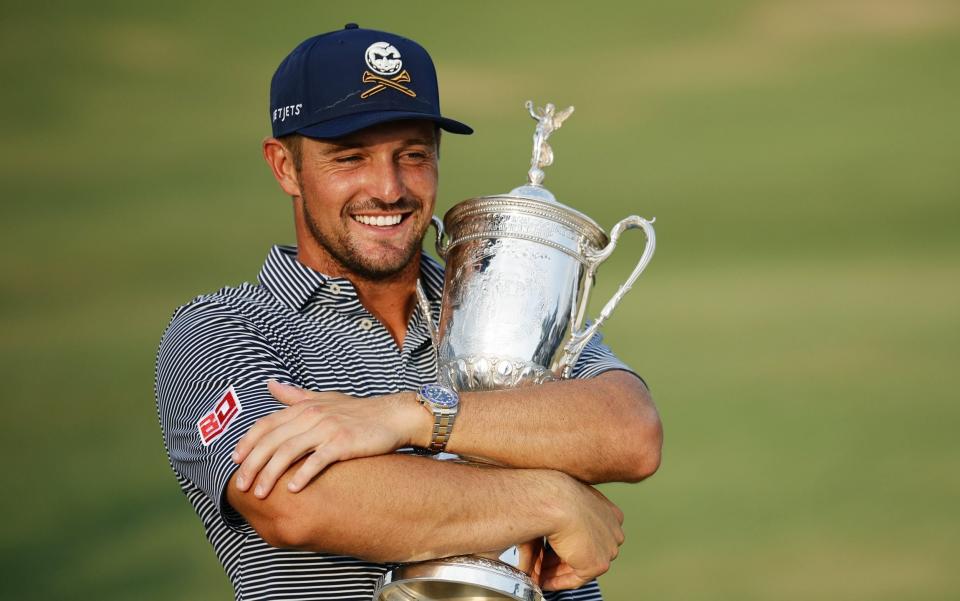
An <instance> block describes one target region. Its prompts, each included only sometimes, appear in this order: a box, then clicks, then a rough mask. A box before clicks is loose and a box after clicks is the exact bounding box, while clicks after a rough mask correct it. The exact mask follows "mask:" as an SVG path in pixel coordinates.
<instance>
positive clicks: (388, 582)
mask: <svg viewBox="0 0 960 601" xmlns="http://www.w3.org/2000/svg"><path fill="white" fill-rule="evenodd" d="M373 599H374V601H543V594H542V593H541V592H540V587H538V586H537V585H536V584H535V583H534V582H533V580H531V579H530V577H529V576H527V575H526V574H524V573H523V572H521V571H520V570H517V569H515V568H513V567H511V566H509V565H507V564H505V563H503V562H500V561H496V560H493V559H487V558H485V557H479V556H476V555H461V556H459V557H446V558H443V559H434V560H431V561H422V562H419V563H411V564H406V565H401V566H399V567H397V568H395V569H393V570H391V571H389V572H387V573H386V574H384V575H383V576H381V577H380V580H379V581H378V582H377V588H376V591H375V592H374V594H373Z"/></svg>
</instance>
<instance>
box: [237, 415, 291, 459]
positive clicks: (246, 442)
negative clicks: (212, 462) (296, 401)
mask: <svg viewBox="0 0 960 601" xmlns="http://www.w3.org/2000/svg"><path fill="white" fill-rule="evenodd" d="M303 409H304V407H288V408H286V409H281V410H280V411H277V412H276V413H271V414H270V415H267V416H266V417H262V418H260V419H259V420H257V422H256V423H255V424H254V425H253V426H252V427H251V428H250V429H249V430H248V431H247V433H246V434H244V435H243V437H242V438H241V439H240V441H239V442H237V448H236V449H234V450H233V455H231V459H233V462H234V463H243V461H244V460H246V458H247V454H248V453H249V452H250V451H251V450H252V449H253V448H254V447H256V446H257V444H258V443H259V442H260V440H261V439H262V438H263V437H264V436H266V435H267V434H269V433H271V432H273V431H274V430H276V429H277V428H278V427H280V426H282V425H284V424H286V423H288V422H290V421H291V420H293V419H294V418H295V417H297V416H298V415H300V413H302V412H303Z"/></svg>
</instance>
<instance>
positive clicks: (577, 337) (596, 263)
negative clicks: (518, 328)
mask: <svg viewBox="0 0 960 601" xmlns="http://www.w3.org/2000/svg"><path fill="white" fill-rule="evenodd" d="M654 221H656V217H654V218H653V219H651V220H649V221H647V220H646V219H644V218H642V217H638V216H636V215H630V216H629V217H626V218H624V219H622V220H620V221H619V222H618V223H617V224H616V225H615V226H613V229H611V230H610V242H609V244H607V245H606V246H605V247H604V248H602V249H601V250H599V251H597V252H595V253H590V254H588V255H587V257H586V259H587V261H588V263H589V267H588V268H587V281H588V282H589V281H592V280H593V276H594V274H595V273H596V272H597V269H598V268H599V267H600V264H601V263H603V262H604V261H606V260H607V259H608V258H610V255H612V254H613V250H614V249H615V248H616V246H617V241H618V240H619V239H620V234H622V233H623V232H624V231H626V230H632V229H636V228H640V229H643V232H644V234H646V236H647V244H646V246H644V248H643V254H641V255H640V260H639V261H638V262H637V266H636V267H634V268H633V271H632V272H631V273H630V277H628V278H627V281H625V282H624V283H623V284H621V285H620V288H619V289H617V292H616V293H615V294H614V295H613V297H612V298H611V299H610V300H609V301H607V304H606V305H604V307H603V310H602V311H600V315H599V317H597V318H596V319H595V320H594V321H593V323H592V324H590V326H589V327H586V328H583V329H581V330H579V331H576V332H574V333H573V335H572V336H571V337H570V342H568V343H567V345H566V346H565V347H564V349H563V356H562V357H561V359H560V363H559V365H558V367H559V370H558V371H559V374H560V377H561V378H569V377H570V373H571V372H572V371H573V365H574V364H575V363H576V362H577V359H578V358H579V357H580V353H582V352H583V349H584V348H586V346H587V343H588V342H590V339H591V338H593V335H594V334H596V333H597V330H598V329H600V326H601V325H603V322H605V321H606V320H607V318H609V317H610V315H611V314H612V313H613V310H614V309H615V308H616V307H617V305H618V304H619V303H620V301H621V300H622V299H623V297H624V295H626V293H627V292H628V291H629V290H630V288H631V287H633V283H634V282H636V281H637V278H638V277H640V274H641V273H643V270H644V269H646V268H647V264H648V263H650V259H652V258H653V251H654V249H655V248H656V246H657V237H656V234H655V233H654V231H653V222H654ZM588 285H589V284H588ZM588 297H589V294H584V295H583V299H582V300H581V304H580V309H579V310H578V311H577V320H576V323H575V324H574V327H577V328H579V327H580V325H581V324H582V323H583V315H584V313H585V312H586V309H587V301H588V300H589V298H588Z"/></svg>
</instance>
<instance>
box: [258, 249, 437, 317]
mask: <svg viewBox="0 0 960 601" xmlns="http://www.w3.org/2000/svg"><path fill="white" fill-rule="evenodd" d="M259 280H260V284H261V285H262V286H263V287H264V288H266V289H267V290H268V291H269V292H270V293H271V294H273V295H274V296H275V297H277V299H279V300H280V302H282V303H283V304H285V305H287V306H288V307H290V308H291V309H293V310H294V311H298V312H299V311H301V310H302V309H303V307H304V306H305V305H306V304H307V301H309V300H310V299H311V298H312V297H313V296H314V295H315V294H317V293H318V291H319V292H322V291H324V290H325V289H327V288H330V287H332V286H333V285H335V284H338V285H339V287H340V290H338V292H339V296H340V297H341V298H343V297H344V296H347V297H350V298H351V299H353V300H355V299H356V291H355V290H354V289H353V284H351V283H350V281H349V280H346V279H344V278H333V277H331V276H328V275H326V274H323V273H320V272H319V271H316V270H314V269H311V268H309V267H307V266H306V265H304V264H303V263H301V262H300V261H298V260H297V249H296V247H294V246H280V245H275V246H273V247H272V248H271V249H270V252H269V253H268V254H267V260H266V261H264V263H263V267H262V268H261V269H260V276H259ZM420 282H421V283H422V284H423V291H424V293H425V294H426V295H427V299H429V300H430V303H431V305H439V303H440V300H441V298H442V297H443V267H442V266H441V265H440V264H439V263H438V262H437V261H436V260H435V259H434V258H433V257H431V256H429V255H427V254H426V253H423V254H422V255H421V259H420ZM328 284H329V286H328Z"/></svg>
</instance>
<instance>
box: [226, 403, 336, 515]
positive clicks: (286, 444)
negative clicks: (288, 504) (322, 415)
mask: <svg viewBox="0 0 960 601" xmlns="http://www.w3.org/2000/svg"><path fill="white" fill-rule="evenodd" d="M258 425H259V424H258ZM313 425H314V424H312V423H310V422H309V421H307V420H293V419H291V420H288V421H287V422H285V423H283V424H281V425H279V426H277V427H275V428H273V429H272V430H270V431H269V432H267V433H265V434H263V435H261V436H260V437H259V438H257V439H256V440H253V441H252V442H251V443H250V444H252V445H254V446H252V448H250V450H249V451H248V452H247V454H246V456H245V457H244V458H243V459H242V464H241V465H240V469H239V471H238V473H237V488H239V489H240V490H242V491H247V490H249V489H250V487H251V485H252V484H253V481H254V479H255V478H256V479H257V485H256V487H255V488H254V494H255V495H256V496H257V497H260V498H263V497H265V496H267V494H268V493H269V492H270V490H271V489H272V488H273V485H274V483H275V482H276V478H277V477H279V474H276V476H274V475H273V474H274V471H271V474H270V477H268V478H264V477H263V474H261V470H263V468H264V466H266V465H267V464H268V462H271V461H272V460H273V458H274V456H278V459H277V462H274V465H273V466H272V469H273V470H276V468H277V465H278V462H281V461H286V462H287V463H286V466H285V467H284V469H286V467H289V466H290V464H292V463H293V462H294V461H296V460H297V459H299V458H300V457H302V456H303V455H304V453H306V452H307V451H309V450H310V449H312V448H313V447H315V446H317V444H319V440H320V439H321V438H322V433H317V435H316V436H313V437H304V436H301V435H302V434H304V433H305V432H310V430H311V428H312V427H313ZM311 443H312V444H311ZM280 473H282V471H281V472H280ZM258 474H260V476H259V477H258Z"/></svg>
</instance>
